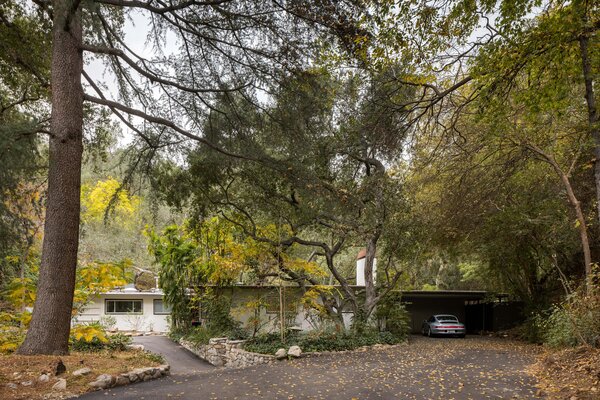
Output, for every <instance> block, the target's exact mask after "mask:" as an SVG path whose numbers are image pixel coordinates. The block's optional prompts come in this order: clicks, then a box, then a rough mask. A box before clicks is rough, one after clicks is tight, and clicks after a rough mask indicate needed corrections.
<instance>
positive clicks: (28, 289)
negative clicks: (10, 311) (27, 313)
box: [4, 278, 36, 309]
mask: <svg viewBox="0 0 600 400" xmlns="http://www.w3.org/2000/svg"><path fill="white" fill-rule="evenodd" d="M35 293H36V286H35V284H34V282H33V281H32V280H31V279H30V278H13V279H12V280H11V281H10V283H9V284H8V285H7V287H6V290H5V292H4V294H5V297H6V300H8V301H9V302H10V304H11V305H12V306H13V307H14V308H16V309H22V308H24V307H33V303H34V302H35Z"/></svg>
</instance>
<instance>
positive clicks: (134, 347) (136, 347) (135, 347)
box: [127, 344, 144, 350]
mask: <svg viewBox="0 0 600 400" xmlns="http://www.w3.org/2000/svg"><path fill="white" fill-rule="evenodd" d="M127 348H128V349H129V350H144V345H143V344H128V345H127Z"/></svg>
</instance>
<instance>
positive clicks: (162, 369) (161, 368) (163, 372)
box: [158, 364, 171, 375]
mask: <svg viewBox="0 0 600 400" xmlns="http://www.w3.org/2000/svg"><path fill="white" fill-rule="evenodd" d="M158 370H159V371H160V374H161V375H169V371H170V370H171V366H170V365H169V364H163V365H159V366H158Z"/></svg>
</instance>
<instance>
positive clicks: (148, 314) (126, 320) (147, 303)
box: [77, 292, 169, 332]
mask: <svg viewBox="0 0 600 400" xmlns="http://www.w3.org/2000/svg"><path fill="white" fill-rule="evenodd" d="M162 297H163V296H162V293H145V292H140V293H126V292H123V293H107V294H101V295H100V296H98V297H97V298H95V299H94V300H93V301H92V302H91V303H90V304H89V305H88V306H86V308H85V309H84V310H83V311H82V312H81V313H80V314H79V315H78V316H77V322H92V321H100V320H101V319H105V318H106V317H109V316H110V317H113V318H114V319H115V321H116V324H115V325H114V328H116V329H117V330H119V331H138V332H168V331H169V315H165V314H154V300H155V299H162ZM106 300H142V313H135V314H133V313H129V314H107V313H106Z"/></svg>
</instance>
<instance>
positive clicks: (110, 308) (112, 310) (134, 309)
mask: <svg viewBox="0 0 600 400" xmlns="http://www.w3.org/2000/svg"><path fill="white" fill-rule="evenodd" d="M105 314H142V300H106V311H105Z"/></svg>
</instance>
